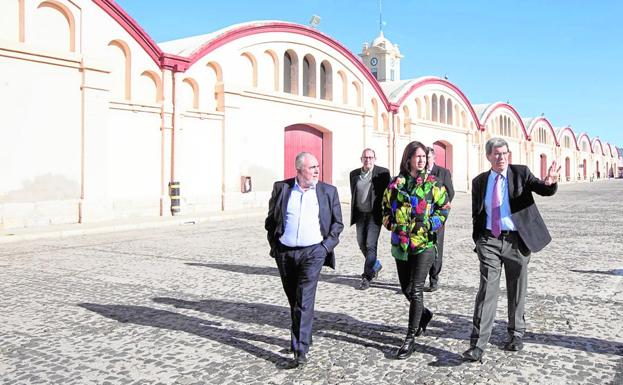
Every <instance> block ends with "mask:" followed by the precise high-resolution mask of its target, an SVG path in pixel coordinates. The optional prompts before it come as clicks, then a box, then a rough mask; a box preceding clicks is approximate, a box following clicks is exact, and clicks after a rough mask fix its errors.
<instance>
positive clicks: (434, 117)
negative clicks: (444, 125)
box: [432, 94, 439, 122]
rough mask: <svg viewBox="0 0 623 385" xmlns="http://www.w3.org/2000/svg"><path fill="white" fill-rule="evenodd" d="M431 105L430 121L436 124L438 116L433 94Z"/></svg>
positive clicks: (435, 99)
mask: <svg viewBox="0 0 623 385" xmlns="http://www.w3.org/2000/svg"><path fill="white" fill-rule="evenodd" d="M432 105H433V108H432V110H433V111H432V115H433V116H432V120H433V122H437V121H438V120H439V114H438V113H437V94H433V97H432Z"/></svg>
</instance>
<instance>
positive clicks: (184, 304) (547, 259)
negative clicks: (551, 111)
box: [0, 180, 623, 384]
mask: <svg viewBox="0 0 623 385" xmlns="http://www.w3.org/2000/svg"><path fill="white" fill-rule="evenodd" d="M622 191H623V181H620V180H616V181H602V182H595V183H585V184H571V185H564V186H561V187H560V190H559V192H558V193H557V194H556V195H555V196H554V197H552V198H540V197H539V199H538V201H537V202H538V205H539V207H540V210H541V213H542V214H543V216H544V218H545V220H546V222H547V223H548V226H549V229H550V231H551V233H552V235H553V238H554V240H553V242H552V244H550V245H549V246H548V247H547V248H546V249H545V250H544V251H542V252H540V253H538V254H535V255H533V256H532V260H531V262H530V276H529V293H528V301H527V309H526V311H527V313H526V318H527V322H528V328H529V329H528V333H527V335H526V339H525V342H526V344H525V349H524V350H523V351H521V352H515V353H511V352H507V351H504V350H503V349H502V346H503V343H504V339H505V328H506V299H505V298H506V297H505V295H506V292H505V291H504V290H503V291H502V292H501V294H500V297H499V303H498V314H497V322H496V325H495V328H494V331H493V336H492V338H491V342H490V344H489V347H488V349H487V350H486V352H485V356H484V362H483V363H482V364H481V363H467V362H463V360H462V359H461V353H462V352H463V351H464V350H465V349H466V348H467V347H468V337H469V333H470V325H471V313H472V309H473V306H474V298H475V294H476V289H477V285H478V262H477V258H476V255H475V254H474V253H473V252H472V248H473V245H472V242H471V239H470V232H471V224H470V223H471V222H470V221H471V219H470V215H471V214H470V205H471V203H470V197H469V196H468V195H467V194H458V195H457V197H456V200H455V202H454V208H453V211H452V213H451V217H450V221H449V224H448V228H447V230H446V247H445V249H446V257H445V261H444V269H443V271H442V274H441V278H442V281H441V284H442V285H441V289H440V290H439V291H437V292H434V293H425V302H426V304H427V306H429V307H430V308H431V309H432V310H433V312H434V314H435V316H434V318H433V320H432V322H431V323H430V325H429V330H428V333H427V335H425V336H422V337H420V338H418V340H417V343H418V344H417V348H416V352H415V353H414V354H413V356H411V358H410V359H408V360H405V361H397V360H395V359H393V358H392V355H393V354H394V353H395V351H396V349H397V347H398V346H399V345H400V344H401V342H402V340H403V337H404V334H405V332H406V329H405V326H406V323H407V303H406V301H405V300H404V298H403V297H402V296H401V295H399V294H397V293H396V290H397V288H398V285H397V276H396V270H395V267H394V266H395V265H394V262H393V260H392V258H391V257H390V256H389V246H388V243H389V241H388V234H387V232H386V231H384V232H383V233H382V237H381V240H380V258H381V260H382V262H383V263H384V265H385V268H384V270H383V272H382V273H381V276H380V277H379V279H378V281H376V282H374V283H373V285H372V288H371V289H370V290H367V291H364V292H361V291H357V290H355V289H354V287H355V286H356V285H357V284H358V281H359V274H360V273H361V270H362V266H363V258H362V257H361V256H360V255H359V251H358V250H357V247H356V241H355V231H354V228H350V227H347V228H346V229H345V231H344V233H343V236H342V242H341V244H340V245H339V246H338V248H337V250H336V252H337V258H338V266H337V270H335V271H333V270H330V269H326V268H325V269H323V273H322V278H321V282H320V284H319V289H318V296H317V302H316V320H315V324H314V345H313V346H312V349H311V351H310V355H309V358H310V363H309V364H308V365H307V366H306V367H304V368H295V369H292V368H290V367H289V361H290V359H291V356H290V355H289V354H288V353H287V352H286V350H285V349H286V348H287V347H288V346H289V332H288V326H289V312H288V307H287V301H286V298H285V295H284V294H283V291H282V289H281V285H280V280H279V275H278V272H277V269H276V268H275V265H274V262H273V260H272V259H271V258H270V257H269V256H268V255H267V253H268V247H267V243H266V240H265V233H264V230H263V218H260V217H257V218H254V219H251V220H249V219H245V220H240V219H238V220H227V221H223V222H220V223H207V224H199V225H185V226H176V227H167V228H161V229H150V230H143V231H132V232H125V233H112V234H100V235H89V236H80V237H70V238H64V239H41V240H36V241H29V242H16V243H10V244H5V245H2V247H1V248H0V282H1V287H2V295H1V296H0V309H2V313H1V314H2V316H1V318H0V320H1V322H0V378H1V383H2V384H203V383H206V384H241V383H245V384H412V383H414V384H454V383H461V384H482V383H492V384H500V383H543V384H578V383H586V384H589V383H590V384H622V383H623V373H622V372H623V332H622V328H623V326H622V325H623V276H622V274H623V252H622V251H621V245H622V244H623V235H622V231H623V230H622V229H623V200H621V192H622ZM342 198H345V197H342ZM348 210H349V207H348V206H345V207H344V217H345V218H348ZM503 281H504V280H503V279H502V288H503V287H504V283H503Z"/></svg>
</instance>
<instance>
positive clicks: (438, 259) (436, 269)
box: [426, 147, 454, 291]
mask: <svg viewBox="0 0 623 385" xmlns="http://www.w3.org/2000/svg"><path fill="white" fill-rule="evenodd" d="M426 149H427V151H428V167H429V169H428V173H429V174H430V175H434V176H435V177H436V178H437V180H438V181H440V182H441V184H442V185H443V186H444V187H445V188H446V194H448V203H450V202H452V199H453V198H454V186H453V185H452V174H451V173H450V170H448V169H447V168H445V167H441V166H439V165H437V164H435V149H434V148H432V147H427V148H426ZM444 230H445V225H444V226H443V227H442V228H440V229H439V230H437V233H436V236H437V254H436V255H435V260H434V261H433V265H432V266H431V267H430V270H429V272H428V281H429V287H428V290H427V291H435V290H437V289H438V288H439V273H440V272H441V266H442V264H443V235H444V232H445V231H444Z"/></svg>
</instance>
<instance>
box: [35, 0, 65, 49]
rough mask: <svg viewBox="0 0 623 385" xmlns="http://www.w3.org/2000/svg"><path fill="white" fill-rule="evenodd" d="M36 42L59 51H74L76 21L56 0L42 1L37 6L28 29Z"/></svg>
mask: <svg viewBox="0 0 623 385" xmlns="http://www.w3.org/2000/svg"><path fill="white" fill-rule="evenodd" d="M30 35H31V38H30V39H29V40H32V41H33V42H34V43H36V44H40V45H42V46H45V47H47V48H52V49H55V50H61V51H71V52H75V51H76V22H75V19H74V15H73V14H72V13H71V11H70V10H69V8H67V7H66V6H65V5H63V4H62V3H60V2H58V1H56V0H48V1H43V2H42V3H41V4H39V6H38V7H37V11H36V13H35V21H34V23H33V28H32V30H31V31H30Z"/></svg>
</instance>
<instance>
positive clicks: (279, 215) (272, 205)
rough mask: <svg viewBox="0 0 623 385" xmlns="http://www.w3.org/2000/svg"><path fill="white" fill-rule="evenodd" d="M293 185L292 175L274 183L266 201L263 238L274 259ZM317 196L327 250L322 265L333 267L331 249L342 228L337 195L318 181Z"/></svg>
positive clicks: (334, 189)
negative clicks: (268, 199)
mask: <svg viewBox="0 0 623 385" xmlns="http://www.w3.org/2000/svg"><path fill="white" fill-rule="evenodd" d="M293 187H294V178H290V179H286V180H283V181H279V182H275V184H274V185H273V192H272V194H271V197H270V201H269V202H268V216H267V217H266V220H265V221H264V228H265V229H266V237H267V238H268V243H269V244H270V255H271V256H272V257H273V258H274V257H276V256H277V246H278V245H279V238H281V236H282V235H283V233H284V226H285V216H286V211H287V209H288V200H289V199H290V193H291V192H292V188H293ZM316 196H317V197H318V206H319V212H318V220H319V223H320V233H321V234H322V237H323V238H324V239H323V240H322V242H321V243H322V245H323V246H324V247H325V249H327V251H328V253H327V257H326V258H325V262H324V265H325V266H328V267H330V268H332V269H335V254H334V252H333V249H335V246H337V244H338V243H339V241H340V240H339V236H340V233H341V232H342V230H343V229H344V225H343V224H342V209H341V207H340V198H339V196H338V193H337V189H336V188H335V186H332V185H330V184H327V183H323V182H318V184H317V185H316Z"/></svg>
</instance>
